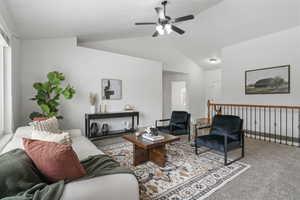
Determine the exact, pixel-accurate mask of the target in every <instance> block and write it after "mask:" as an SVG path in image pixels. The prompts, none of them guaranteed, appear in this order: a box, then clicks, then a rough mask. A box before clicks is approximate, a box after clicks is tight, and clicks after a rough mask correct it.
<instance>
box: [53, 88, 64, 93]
mask: <svg viewBox="0 0 300 200" xmlns="http://www.w3.org/2000/svg"><path fill="white" fill-rule="evenodd" d="M63 91H64V89H62V88H59V87H58V88H56V89H55V93H56V94H61V93H62V92H63Z"/></svg>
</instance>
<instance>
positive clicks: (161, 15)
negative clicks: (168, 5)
mask: <svg viewBox="0 0 300 200" xmlns="http://www.w3.org/2000/svg"><path fill="white" fill-rule="evenodd" d="M155 11H156V13H157V15H158V18H159V19H166V17H165V13H164V9H163V8H161V7H156V8H155Z"/></svg>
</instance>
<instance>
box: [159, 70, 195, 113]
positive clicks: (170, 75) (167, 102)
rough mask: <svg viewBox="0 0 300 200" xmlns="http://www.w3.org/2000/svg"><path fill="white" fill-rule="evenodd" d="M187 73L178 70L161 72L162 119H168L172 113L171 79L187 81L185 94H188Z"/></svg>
mask: <svg viewBox="0 0 300 200" xmlns="http://www.w3.org/2000/svg"><path fill="white" fill-rule="evenodd" d="M188 78H189V75H188V74H185V73H179V72H170V71H164V72H163V117H164V119H168V118H170V116H171V113H172V100H171V96H172V88H171V83H172V81H185V82H186V83H187V85H186V87H187V95H188V96H189V88H190V85H189V80H188ZM188 96H187V98H188V99H187V101H188V105H189V97H188Z"/></svg>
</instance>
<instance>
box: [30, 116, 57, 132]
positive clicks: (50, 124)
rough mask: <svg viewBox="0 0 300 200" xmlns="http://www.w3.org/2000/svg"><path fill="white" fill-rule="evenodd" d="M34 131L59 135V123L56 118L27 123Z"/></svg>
mask: <svg viewBox="0 0 300 200" xmlns="http://www.w3.org/2000/svg"><path fill="white" fill-rule="evenodd" d="M29 125H30V126H32V128H33V130H34V131H46V132H51V133H57V134H60V133H61V132H62V131H61V130H60V129H59V123H58V120H57V119H56V117H51V118H49V119H47V120H43V121H34V122H31V123H29Z"/></svg>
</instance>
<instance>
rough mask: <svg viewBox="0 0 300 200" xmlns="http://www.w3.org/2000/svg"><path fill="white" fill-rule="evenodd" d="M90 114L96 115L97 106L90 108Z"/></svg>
mask: <svg viewBox="0 0 300 200" xmlns="http://www.w3.org/2000/svg"><path fill="white" fill-rule="evenodd" d="M90 112H91V114H95V113H96V106H95V105H92V106H91V107H90Z"/></svg>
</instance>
